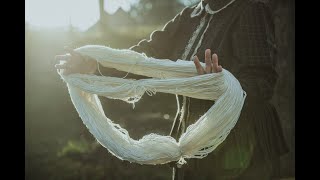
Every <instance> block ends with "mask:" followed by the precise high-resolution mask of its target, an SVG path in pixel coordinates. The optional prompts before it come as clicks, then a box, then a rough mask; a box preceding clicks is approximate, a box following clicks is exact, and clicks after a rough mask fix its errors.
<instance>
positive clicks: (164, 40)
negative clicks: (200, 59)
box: [130, 8, 188, 59]
mask: <svg viewBox="0 0 320 180" xmlns="http://www.w3.org/2000/svg"><path fill="white" fill-rule="evenodd" d="M187 9H188V8H185V9H183V10H182V11H181V12H180V13H179V14H177V15H176V16H175V17H174V18H173V19H172V20H170V21H169V22H167V23H166V25H165V26H164V27H163V28H162V30H157V31H153V32H152V33H151V35H150V38H149V39H148V40H147V39H143V40H141V41H140V42H139V43H138V44H137V45H134V46H132V47H131V48H130V49H132V50H134V51H136V52H140V53H145V54H146V55H147V56H150V57H154V58H157V59H169V57H170V55H171V54H172V49H173V47H174V46H175V35H176V33H179V27H180V23H181V21H182V19H183V18H184V16H185V14H186V10H187Z"/></svg>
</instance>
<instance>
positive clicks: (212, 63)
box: [193, 49, 222, 75]
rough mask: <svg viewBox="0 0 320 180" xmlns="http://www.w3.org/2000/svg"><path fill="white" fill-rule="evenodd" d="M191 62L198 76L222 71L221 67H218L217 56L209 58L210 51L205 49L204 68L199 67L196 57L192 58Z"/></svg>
mask: <svg viewBox="0 0 320 180" xmlns="http://www.w3.org/2000/svg"><path fill="white" fill-rule="evenodd" d="M193 62H194V64H195V66H196V69H197V72H198V74H199V75H202V74H209V73H219V72H221V71H222V66H221V65H219V62H218V56H217V54H213V55H212V57H211V50H210V49H207V50H206V51H205V63H206V67H205V68H203V67H202V66H201V64H200V61H199V59H198V57H197V56H194V60H193Z"/></svg>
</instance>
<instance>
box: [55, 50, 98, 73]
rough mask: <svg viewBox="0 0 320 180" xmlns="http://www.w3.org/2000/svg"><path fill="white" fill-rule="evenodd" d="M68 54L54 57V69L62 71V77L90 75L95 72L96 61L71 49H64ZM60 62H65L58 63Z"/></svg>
mask: <svg viewBox="0 0 320 180" xmlns="http://www.w3.org/2000/svg"><path fill="white" fill-rule="evenodd" d="M65 49H66V50H67V51H68V52H69V53H67V54H64V55H57V56H56V57H55V62H56V64H55V66H54V67H55V68H56V69H58V70H62V74H63V75H68V74H75V73H80V74H92V73H94V72H96V70H97V61H96V60H94V59H91V58H88V57H84V56H82V55H80V54H79V53H77V52H75V51H74V50H73V49H71V48H68V47H65ZM60 61H65V62H64V63H60Z"/></svg>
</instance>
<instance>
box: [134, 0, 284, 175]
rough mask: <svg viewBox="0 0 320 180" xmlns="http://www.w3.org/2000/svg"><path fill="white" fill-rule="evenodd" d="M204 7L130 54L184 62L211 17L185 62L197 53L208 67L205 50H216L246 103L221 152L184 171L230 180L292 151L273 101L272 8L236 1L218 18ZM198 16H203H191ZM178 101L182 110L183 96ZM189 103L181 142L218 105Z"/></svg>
mask: <svg viewBox="0 0 320 180" xmlns="http://www.w3.org/2000/svg"><path fill="white" fill-rule="evenodd" d="M228 2H230V0H211V1H209V6H210V8H211V9H212V10H213V11H215V10H218V9H221V7H223V6H225V5H226V4H227V3H228ZM201 3H203V2H201ZM200 5H201V6H200ZM200 5H196V6H194V7H188V8H185V9H183V11H182V12H181V13H179V14H178V15H177V16H176V17H174V19H172V20H171V21H169V22H168V23H167V24H166V25H165V27H164V28H163V29H162V30H160V31H154V32H153V33H152V34H151V36H150V39H149V40H142V41H140V42H139V44H137V45H135V46H133V47H131V49H132V50H135V51H137V52H143V53H145V54H146V55H147V56H152V57H155V58H158V59H161V58H163V59H172V60H177V59H181V57H182V55H183V53H184V52H185V49H186V46H187V44H188V42H189V39H190V38H191V37H192V36H193V33H194V31H196V29H197V27H198V25H199V22H200V20H201V18H202V17H203V16H206V19H205V21H206V22H205V26H207V23H208V22H209V18H210V17H211V16H212V19H211V21H210V23H209V26H208V28H207V29H206V30H205V28H202V29H201V31H200V34H202V33H203V32H204V31H205V33H204V37H203V39H202V41H201V45H200V47H199V48H198V49H196V46H197V44H198V42H199V41H200V39H201V37H200V36H199V37H197V38H196V40H195V42H194V43H193V44H192V47H191V50H190V53H189V54H188V56H187V58H186V59H185V60H191V59H192V57H191V55H192V53H193V52H194V51H195V50H196V55H197V56H198V57H199V59H200V61H202V62H204V52H205V50H206V49H208V48H209V49H211V50H212V52H214V53H217V55H218V57H219V63H220V64H221V65H222V67H223V68H225V69H228V70H229V71H230V72H231V73H232V74H233V75H234V76H235V77H236V78H237V79H238V80H239V81H240V83H241V85H242V88H243V89H244V90H245V91H246V92H247V99H246V102H245V105H244V107H243V111H242V113H241V116H240V119H239V121H238V123H237V124H236V126H235V128H234V129H233V130H232V131H231V133H230V135H229V136H228V137H227V139H226V140H225V141H224V142H223V143H222V144H221V145H220V146H219V147H218V149H216V150H215V151H214V152H212V153H211V154H210V155H209V156H208V157H206V158H204V159H202V160H189V161H188V165H186V166H185V167H183V168H182V169H183V170H182V171H183V172H184V174H185V177H187V176H188V177H189V178H190V179H193V178H192V177H197V179H201V177H203V178H204V179H210V178H212V177H225V178H231V177H236V176H238V175H239V174H242V173H245V171H246V170H248V169H250V168H249V167H252V166H255V167H256V166H258V165H259V164H265V162H270V161H272V160H273V159H275V158H279V156H281V155H283V154H285V153H286V152H288V148H287V146H286V143H285V141H284V137H283V133H282V129H281V125H280V121H279V118H278V114H277V112H276V109H275V108H274V106H273V105H272V104H271V103H270V102H269V101H270V99H271V98H272V96H273V93H274V92H273V91H274V87H275V83H276V81H277V78H278V75H277V72H276V71H275V64H276V62H275V61H274V59H275V58H274V55H275V45H274V32H273V30H274V29H273V23H272V20H271V17H270V12H269V9H268V6H267V4H266V3H262V2H259V1H249V0H236V1H235V2H233V3H232V4H231V5H230V6H228V7H227V8H225V9H223V10H222V11H220V12H219V13H216V14H213V15H212V14H208V13H207V12H206V11H205V10H204V9H203V7H205V5H204V4H200ZM194 12H196V13H198V12H199V15H198V16H194V17H191V14H192V13H194ZM178 100H179V103H180V108H181V107H183V104H182V97H179V98H178ZM185 103H186V105H185V107H186V109H185V111H184V112H182V113H185V114H182V113H181V111H179V112H180V113H179V114H178V115H177V117H176V119H175V121H174V124H173V126H172V130H171V133H170V135H171V136H173V137H174V138H176V139H178V138H179V136H180V135H181V133H182V132H183V131H184V130H185V128H183V127H182V123H184V124H185V127H187V126H188V125H190V124H192V123H194V121H195V120H197V119H198V118H199V117H200V116H201V115H203V114H204V113H205V112H206V111H207V110H208V109H209V108H210V107H211V106H212V105H213V104H214V102H213V101H206V100H199V99H193V98H187V101H186V102H185ZM181 116H182V117H183V118H182V119H181V118H180V117H181ZM251 169H252V168H251Z"/></svg>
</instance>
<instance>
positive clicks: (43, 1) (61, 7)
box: [25, 0, 138, 31]
mask: <svg viewBox="0 0 320 180" xmlns="http://www.w3.org/2000/svg"><path fill="white" fill-rule="evenodd" d="M135 2H138V0H106V1H105V6H104V9H105V10H106V11H107V12H108V13H110V14H112V13H114V12H116V10H117V9H118V8H120V7H121V8H122V9H124V10H125V11H128V10H130V7H131V4H133V3H135ZM25 18H26V21H27V22H28V23H29V24H30V25H32V26H36V27H43V28H59V27H61V28H63V27H67V26H69V25H70V24H72V25H73V26H74V27H76V28H78V29H79V30H80V31H85V30H87V29H88V28H89V27H90V26H92V25H93V24H95V23H96V22H97V21H98V19H99V1H98V0H26V6H25Z"/></svg>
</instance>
